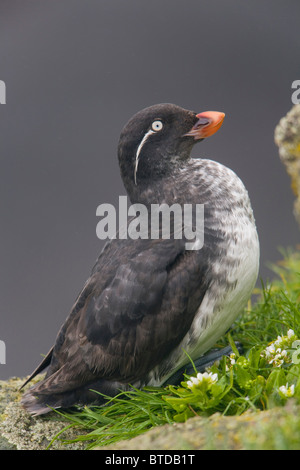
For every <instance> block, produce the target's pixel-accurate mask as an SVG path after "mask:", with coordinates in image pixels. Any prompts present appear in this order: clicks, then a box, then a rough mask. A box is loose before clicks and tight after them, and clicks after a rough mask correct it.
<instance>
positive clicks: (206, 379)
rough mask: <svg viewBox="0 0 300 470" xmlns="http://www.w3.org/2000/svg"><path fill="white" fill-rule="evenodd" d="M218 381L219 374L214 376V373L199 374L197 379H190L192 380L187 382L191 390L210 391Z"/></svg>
mask: <svg viewBox="0 0 300 470" xmlns="http://www.w3.org/2000/svg"><path fill="white" fill-rule="evenodd" d="M217 381H218V374H213V373H212V372H209V373H208V372H204V373H203V374H201V373H200V372H199V373H198V374H197V377H190V380H188V381H187V386H188V388H189V389H191V390H194V389H195V388H203V389H208V388H210V386H211V385H213V384H214V383H216V382H217Z"/></svg>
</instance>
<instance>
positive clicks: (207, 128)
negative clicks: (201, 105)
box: [184, 111, 225, 140]
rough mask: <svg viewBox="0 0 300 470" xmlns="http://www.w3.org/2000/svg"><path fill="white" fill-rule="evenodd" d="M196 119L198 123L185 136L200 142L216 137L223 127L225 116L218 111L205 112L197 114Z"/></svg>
mask: <svg viewBox="0 0 300 470" xmlns="http://www.w3.org/2000/svg"><path fill="white" fill-rule="evenodd" d="M196 117H197V118H198V121H197V122H196V124H195V125H194V126H193V127H192V129H191V130H190V131H189V132H188V133H187V134H184V136H191V137H194V139H195V140H198V139H206V137H210V136H211V135H214V134H215V133H216V132H217V131H218V130H219V129H220V127H221V126H222V124H223V121H224V117H225V114H224V113H219V112H218V111H205V112H204V113H200V114H197V115H196Z"/></svg>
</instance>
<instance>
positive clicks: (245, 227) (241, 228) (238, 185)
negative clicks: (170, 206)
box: [151, 160, 259, 385]
mask: <svg viewBox="0 0 300 470" xmlns="http://www.w3.org/2000/svg"><path fill="white" fill-rule="evenodd" d="M192 164H193V166H194V170H195V167H196V170H199V171H198V176H199V177H200V178H203V179H205V182H206V186H207V187H208V189H209V191H210V192H212V193H213V194H214V200H213V202H212V203H213V211H214V213H213V218H212V220H210V221H209V223H210V228H220V225H221V226H222V227H223V229H224V231H225V232H226V233H227V234H228V236H227V237H224V240H223V241H222V244H221V245H219V247H221V248H222V250H221V251H222V256H220V257H219V258H218V257H217V258H216V259H215V260H214V262H213V264H212V282H211V284H210V286H209V288H208V290H207V292H206V294H205V296H204V298H203V301H202V303H201V305H200V307H199V309H198V311H197V313H196V315H195V317H194V320H193V323H192V325H191V328H190V330H189V331H188V333H187V334H186V335H185V337H184V338H183V340H182V341H181V343H180V344H179V345H178V347H177V348H176V350H174V351H173V352H172V354H171V355H170V356H169V358H167V359H166V361H164V364H161V365H160V370H168V368H169V367H170V366H171V365H173V366H174V363H176V364H177V366H176V369H178V368H180V367H182V366H183V365H185V364H186V363H188V361H189V360H188V358H187V355H186V354H185V353H184V351H186V352H187V353H188V354H189V356H190V357H191V358H192V359H194V360H195V359H197V358H198V357H200V356H201V355H203V354H204V353H205V352H207V351H208V350H209V349H210V348H211V347H213V346H214V344H215V343H216V341H217V340H218V339H219V338H220V337H221V336H222V335H223V334H224V333H225V332H226V331H227V330H228V329H229V328H230V326H231V325H232V323H233V322H234V320H235V319H236V317H237V316H238V315H239V314H240V313H241V312H242V311H243V308H244V307H245V305H246V303H247V301H248V299H249V297H250V295H251V293H252V291H253V288H254V286H255V283H256V280H257V275H258V269H259V241H258V236H257V231H256V227H255V221H254V217H253V213H252V209H251V204H250V200H249V197H248V193H247V191H246V189H245V186H244V184H243V183H242V181H241V180H240V179H239V178H238V176H237V175H236V174H235V173H234V172H233V171H231V170H230V169H228V168H226V167H224V166H223V165H220V164H219V163H216V162H213V161H210V160H200V161H199V160H198V161H193V163H192ZM195 173H197V171H196V172H195V171H194V174H195ZM190 184H194V185H195V187H196V185H197V182H196V181H195V180H193V181H191V182H190ZM228 190H229V192H230V199H231V202H232V204H231V206H230V208H229V209H230V210H225V211H224V204H226V203H227V204H228V200H227V202H226V201H225V198H224V194H226V193H227V194H228ZM209 191H208V192H209ZM218 196H219V197H218ZM201 202H203V201H201ZM207 203H210V201H208V202H207ZM229 204H230V202H229ZM227 209H228V208H227ZM205 223H206V222H205V221H204V224H205ZM214 224H215V227H213V225H214ZM204 245H205V235H204ZM153 372H154V371H153ZM172 373H174V369H173V371H172ZM159 375H160V374H159V371H156V373H154V374H153V380H152V381H151V384H152V385H154V384H156V385H158V381H157V379H158V376H159ZM170 375H171V374H167V375H165V376H164V377H163V378H160V379H161V380H159V382H160V383H163V382H164V381H165V380H166V379H167V378H168V376H170ZM154 377H155V378H154Z"/></svg>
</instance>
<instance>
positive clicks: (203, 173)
mask: <svg viewBox="0 0 300 470" xmlns="http://www.w3.org/2000/svg"><path fill="white" fill-rule="evenodd" d="M223 119H224V114H223V113H218V112H204V113H200V114H197V113H195V112H192V111H187V110H185V109H183V108H181V107H178V106H176V105H173V104H158V105H154V106H151V107H149V108H146V109H144V110H142V111H140V112H138V113H137V114H136V115H135V116H133V117H132V118H131V119H130V120H129V122H128V123H127V125H126V126H125V127H124V129H123V131H122V133H121V136H120V141H119V146H118V158H119V165H120V170H121V176H122V179H123V182H124V185H125V188H126V190H127V193H128V196H129V198H130V201H131V203H132V204H134V203H140V204H144V205H145V206H146V207H148V208H150V206H151V204H163V203H165V204H168V205H169V206H170V205H172V204H174V203H178V204H180V205H181V206H182V207H183V206H184V204H192V205H196V204H204V244H203V246H202V247H201V249H197V240H195V243H196V245H195V247H194V248H195V249H189V250H187V249H186V245H185V243H186V240H185V239H184V236H183V237H181V238H176V237H174V236H173V237H172V236H171V237H169V238H168V239H163V238H162V237H160V238H158V239H131V238H127V239H119V238H118V237H116V238H115V239H113V240H111V241H109V242H108V243H107V244H106V245H105V247H104V249H103V251H102V252H101V254H100V256H99V258H98V260H97V262H96V264H95V266H94V268H93V270H92V273H91V276H90V278H89V279H88V280H87V282H86V284H85V285H84V287H83V290H82V291H81V293H80V294H79V296H78V298H77V300H76V302H75V304H74V306H73V308H72V310H71V312H70V314H69V316H68V318H67V319H66V321H65V323H64V324H63V325H62V327H61V329H60V331H59V333H58V336H57V339H56V342H55V344H54V346H53V348H52V349H51V350H50V351H49V353H48V354H47V356H46V357H45V358H44V360H43V361H42V363H41V364H40V365H39V366H38V368H37V369H36V370H35V371H34V372H33V374H32V376H31V377H30V379H28V381H26V383H27V382H29V380H31V378H32V377H34V376H35V375H37V374H38V373H39V372H41V371H42V370H43V369H45V368H46V367H48V371H47V374H46V377H45V379H44V380H42V381H40V382H38V383H37V384H36V385H35V386H33V387H32V388H31V389H29V391H27V392H26V393H25V394H24V397H23V399H22V403H23V406H24V407H25V408H26V409H27V410H28V411H29V412H31V413H32V414H35V415H38V414H44V413H47V412H48V411H50V410H51V409H50V408H49V406H50V407H52V408H59V407H63V408H66V407H70V406H72V405H74V404H89V403H90V404H91V403H96V402H97V400H99V399H100V398H99V397H100V395H98V394H96V393H95V392H93V391H91V390H97V391H100V392H101V393H103V394H106V395H109V396H113V395H116V393H118V392H119V391H120V390H122V389H126V388H127V387H129V384H130V385H133V386H135V387H143V386H145V385H153V386H154V385H161V384H163V383H166V382H167V380H168V378H169V377H170V376H172V374H174V372H176V371H177V370H178V369H179V368H181V367H183V366H184V365H185V364H187V363H188V362H189V359H188V356H187V354H186V353H188V354H189V356H190V357H192V358H193V359H196V358H198V357H199V356H201V355H203V354H204V353H205V352H206V351H208V350H209V349H210V348H211V347H212V346H213V345H214V344H215V342H216V341H217V340H218V339H219V338H220V336H221V335H222V334H223V333H224V332H226V330H227V329H228V328H229V327H230V326H231V324H232V323H233V321H234V320H235V318H236V316H237V315H238V314H239V313H240V312H241V310H242V309H243V307H244V306H245V304H246V302H247V300H248V298H249V296H250V295H251V292H252V289H253V287H254V285H255V282H256V279H257V274H258V265H259V242H258V236H257V232H256V227H255V221H254V217H253V213H252V209H251V205H250V201H249V197H248V193H247V191H246V189H245V187H244V185H243V183H242V182H241V180H240V179H239V178H238V177H237V175H236V174H235V173H234V172H233V171H231V170H230V169H228V168H226V167H225V166H223V165H221V164H220V163H216V162H215V161H211V160H206V159H192V158H191V157H190V153H191V150H192V147H193V145H194V144H195V143H196V142H199V141H201V140H202V139H204V138H206V137H209V136H211V135H213V134H214V133H215V132H216V131H217V130H218V129H219V128H220V127H221V125H222V122H223ZM24 385H25V384H24Z"/></svg>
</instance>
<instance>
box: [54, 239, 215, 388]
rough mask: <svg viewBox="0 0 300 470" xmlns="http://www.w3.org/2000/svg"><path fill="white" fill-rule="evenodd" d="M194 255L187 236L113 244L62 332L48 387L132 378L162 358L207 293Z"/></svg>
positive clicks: (176, 341) (146, 370)
mask: <svg viewBox="0 0 300 470" xmlns="http://www.w3.org/2000/svg"><path fill="white" fill-rule="evenodd" d="M125 248H126V249H125ZM195 256H197V255H196V254H195V253H193V252H186V251H185V247H184V240H161V239H160V240H127V241H126V242H125V241H124V242H122V243H120V241H118V242H117V243H116V242H115V241H112V242H111V243H109V244H108V245H107V246H106V247H105V249H104V251H103V252H102V255H101V256H100V257H99V260H98V262H97V264H96V266H95V267H94V270H93V272H92V275H91V278H90V279H89V280H88V281H87V283H86V285H85V287H84V289H83V291H82V293H81V294H80V295H79V297H78V299H77V302H76V303H75V305H74V307H73V310H72V312H71V314H70V316H69V318H68V319H67V320H66V322H65V324H64V325H63V326H62V328H61V331H60V333H59V335H58V337H57V341H56V344H55V347H54V350H53V357H52V363H51V366H50V369H49V373H48V377H49V379H48V384H47V390H48V391H49V390H51V389H53V391H59V392H63V391H65V390H67V389H70V388H73V387H76V386H80V385H81V384H83V383H86V382H88V381H93V380H95V378H97V377H99V378H100V377H102V378H106V379H110V380H118V381H121V382H125V383H126V382H131V383H132V382H133V381H134V380H139V379H142V377H143V376H145V374H147V373H148V372H149V371H150V370H151V369H152V368H153V367H154V366H155V365H156V364H158V363H159V362H160V361H161V360H163V358H165V357H166V356H167V355H168V354H169V353H170V352H171V351H172V349H173V348H174V347H175V346H177V345H178V344H179V342H180V341H181V339H182V338H183V337H184V335H185V334H186V332H187V331H188V329H189V327H190V325H191V322H192V320H193V316H194V313H195V311H196V309H197V307H198V306H199V304H200V303H201V300H202V298H203V296H204V293H205V289H206V286H205V282H204V280H203V277H204V273H205V269H204V266H202V268H200V267H199V264H198V262H199V260H198V259H197V260H196V259H195Z"/></svg>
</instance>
